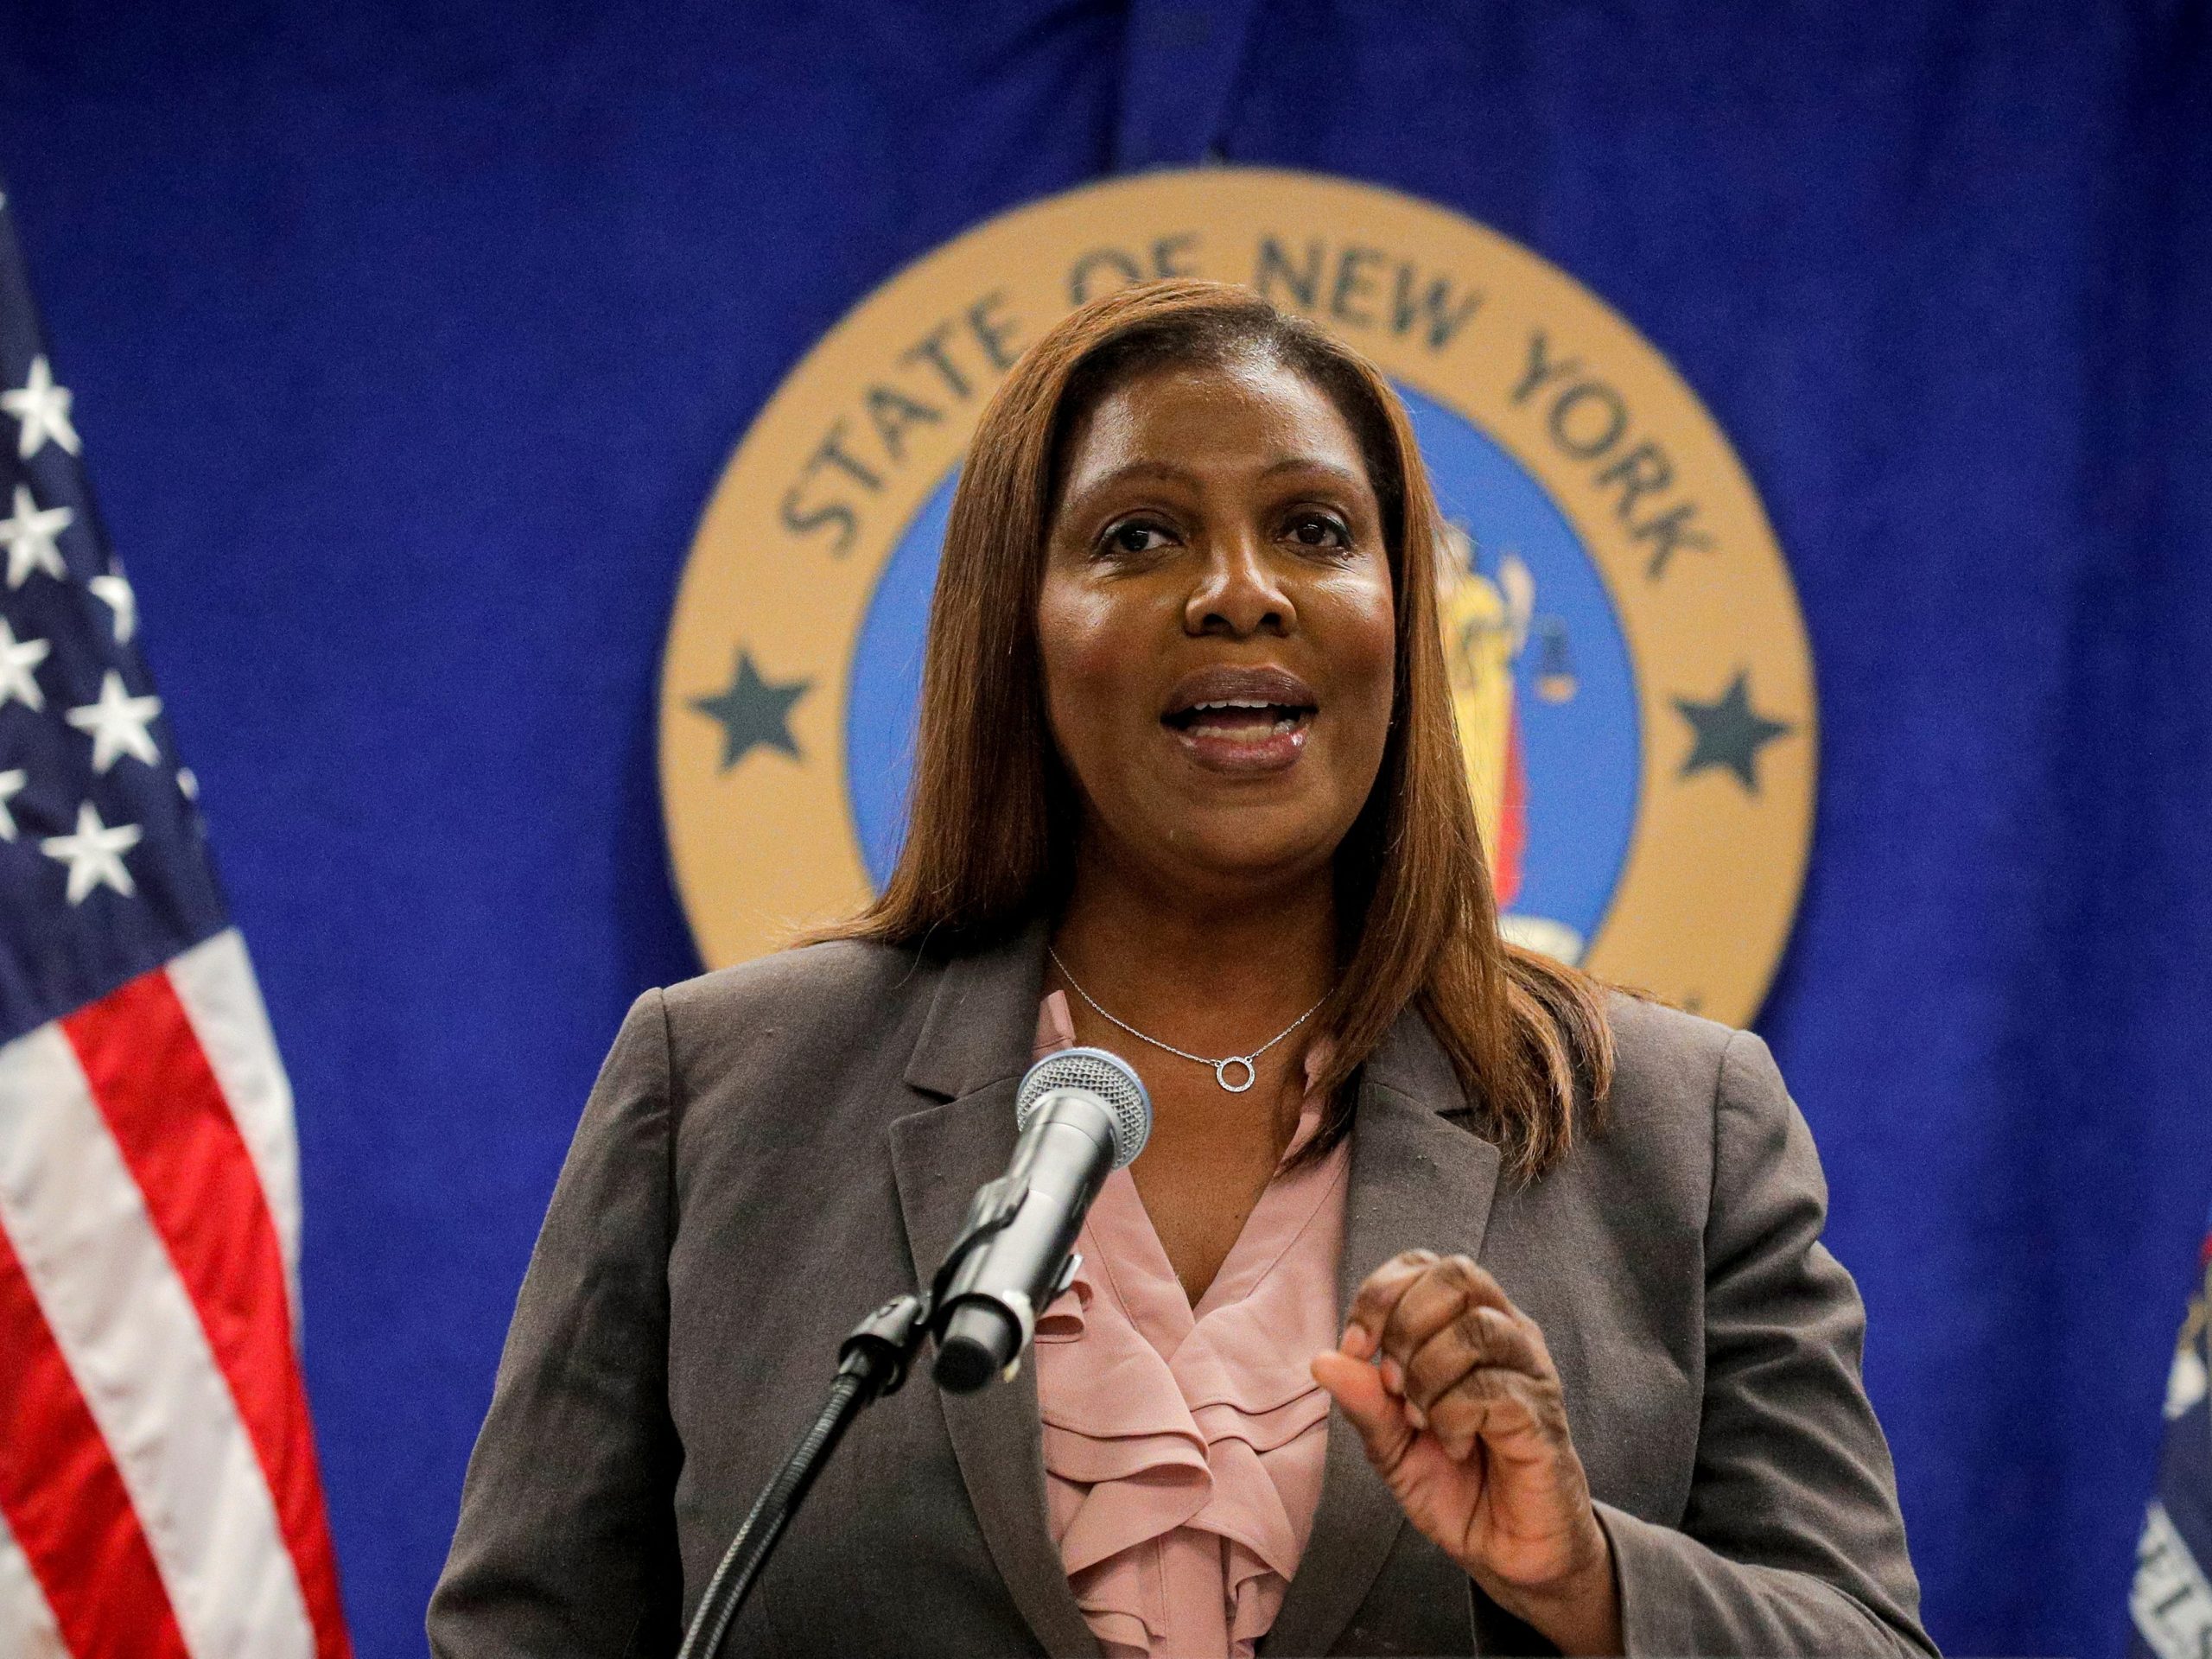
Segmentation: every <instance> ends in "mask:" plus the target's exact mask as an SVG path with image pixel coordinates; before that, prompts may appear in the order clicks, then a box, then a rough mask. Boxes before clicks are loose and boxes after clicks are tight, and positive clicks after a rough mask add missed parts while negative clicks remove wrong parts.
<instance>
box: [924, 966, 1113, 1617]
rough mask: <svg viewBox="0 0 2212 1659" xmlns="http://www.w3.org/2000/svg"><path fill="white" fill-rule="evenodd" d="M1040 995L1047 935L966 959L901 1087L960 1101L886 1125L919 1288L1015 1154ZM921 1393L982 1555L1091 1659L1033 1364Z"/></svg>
mask: <svg viewBox="0 0 2212 1659" xmlns="http://www.w3.org/2000/svg"><path fill="white" fill-rule="evenodd" d="M1043 983H1044V930H1043V928H1042V926H1041V925H1039V926H1033V927H1032V928H1030V929H1029V930H1028V931H1027V932H1025V933H1024V934H1022V935H1021V936H1020V938H1017V939H1015V940H1013V941H1011V942H1009V943H1008V944H1007V945H1006V946H1004V947H1002V948H1001V949H999V950H993V951H989V952H986V953H983V954H982V955H978V956H974V957H960V958H957V959H956V960H954V961H952V962H951V963H948V964H947V965H946V967H945V969H944V973H943V975H942V976H941V977H940V979H939V981H938V988H937V992H936V997H935V1000H934V1001H933V1002H932V1003H931V1009H930V1014H929V1017H928V1019H927V1020H926V1021H925V1023H924V1025H923V1028H922V1035H921V1038H920V1039H919V1041H918V1042H917V1044H916V1045H915V1048H914V1054H913V1058H912V1060H911V1061H910V1062H909V1064H908V1065H907V1069H906V1081H907V1083H908V1084H911V1085H912V1086H913V1087H914V1088H916V1089H918V1090H925V1091H926V1092H927V1093H930V1094H933V1095H939V1096H951V1098H950V1100H948V1101H946V1102H945V1103H944V1104H942V1105H937V1106H931V1107H928V1108H926V1109H923V1110H921V1111H917V1112H913V1113H910V1114H908V1115H907V1116H904V1117H901V1118H899V1119H898V1120H896V1121H895V1122H893V1124H892V1126H891V1160H892V1169H893V1175H894V1177H895V1179H896V1180H897V1182H898V1187H899V1212H900V1215H901V1217H902V1218H903V1219H904V1221H905V1223H906V1242H907V1246H908V1248H909V1249H911V1250H912V1253H913V1259H914V1271H915V1273H916V1274H917V1275H918V1277H919V1278H920V1279H921V1280H923V1281H927V1279H928V1276H929V1275H930V1274H931V1273H933V1272H935V1271H936V1269H937V1264H938V1262H940V1261H941V1260H943V1259H944V1253H945V1251H946V1250H947V1249H950V1247H951V1244H952V1240H953V1235H954V1234H955V1232H957V1230H958V1229H959V1225H960V1222H961V1218H962V1217H963V1216H964V1215H965V1214H966V1213H967V1210H968V1202H969V1199H970V1198H973V1197H974V1196H975V1192H976V1188H977V1187H978V1186H980V1185H982V1183H983V1182H985V1181H987V1180H989V1179H991V1178H992V1177H993V1176H995V1175H998V1174H1000V1173H1003V1172H1004V1170H1005V1168H1006V1164H1007V1158H1008V1157H1009V1156H1011V1155H1012V1154H1013V1151H1014V1091H1015V1090H1016V1089H1017V1087H1018V1086H1019V1084H1020V1077H1021V1074H1022V1072H1023V1071H1026V1070H1027V1067H1028V1065H1029V1059H1030V1053H1031V1050H1032V1048H1033V1046H1034V1040H1035V1036H1036V1030H1037V1001H1038V997H1039V992H1040V991H1041V989H1042V987H1043ZM912 1386H913V1387H917V1388H926V1389H930V1390H931V1393H933V1394H936V1395H937V1396H938V1402H939V1403H940V1404H941V1405H942V1406H943V1408H944V1421H945V1428H946V1430H947V1432H948V1433H950V1436H951V1440H952V1449H953V1454H954V1456H955V1457H956V1458H957V1459H958V1461H959V1465H960V1476H961V1479H962V1481H963V1483H964V1484H965V1485H966V1486H967V1488H968V1497H969V1503H971V1504H972V1505H973V1506H974V1509H975V1511H976V1521H977V1522H978V1524H979V1525H980V1526H981V1528H982V1534H983V1542H984V1545H985V1547H986V1548H988V1550H989V1551H990V1554H991V1560H992V1562H993V1564H994V1565H995V1566H996V1567H997V1568H998V1571H999V1576H1000V1577H1001V1579H1002V1580H1005V1583H1006V1587H1007V1592H1008V1593H1010V1594H1011V1595H1012V1596H1013V1598H1014V1605H1016V1606H1017V1607H1019V1608H1020V1611H1021V1615H1022V1617H1023V1618H1026V1619H1027V1620H1028V1622H1029V1625H1030V1628H1031V1629H1032V1630H1034V1631H1035V1632H1036V1635H1037V1638H1038V1640H1039V1642H1040V1643H1043V1644H1044V1647H1045V1649H1046V1652H1047V1653H1050V1654H1052V1655H1055V1656H1060V1655H1066V1656H1093V1655H1096V1652H1097V1651H1098V1647H1097V1643H1096V1640H1095V1639H1094V1638H1093V1637H1092V1636H1091V1634H1090V1625H1089V1624H1086V1623H1084V1617H1083V1611H1082V1609H1081V1608H1079V1607H1078V1606H1077V1605H1076V1599H1075V1595H1074V1592H1072V1591H1071V1590H1070V1589H1069V1588H1068V1581H1067V1573H1066V1571H1065V1568H1063V1567H1062V1566H1061V1565H1060V1553H1059V1550H1058V1548H1056V1547H1055V1546H1054V1544H1053V1542H1052V1533H1051V1531H1050V1530H1049V1529H1048V1527H1047V1524H1046V1497H1045V1462H1044V1452H1043V1445H1042V1439H1041V1432H1040V1430H1039V1424H1038V1415H1037V1379H1036V1374H1035V1371H1034V1370H1033V1368H1032V1367H1031V1366H1030V1365H1028V1364H1027V1363H1024V1364H1023V1366H1022V1368H1021V1370H1020V1374H1019V1375H1018V1376H1016V1377H1015V1378H1014V1381H1013V1382H1011V1383H994V1384H992V1385H991V1386H990V1387H989V1388H988V1389H984V1390H983V1391H982V1393H980V1394H974V1395H966V1396H960V1395H949V1394H944V1393H942V1392H941V1391H939V1390H938V1389H937V1388H936V1387H935V1385H934V1384H932V1383H931V1382H930V1381H929V1380H928V1378H927V1377H918V1378H917V1379H915V1381H914V1383H912Z"/></svg>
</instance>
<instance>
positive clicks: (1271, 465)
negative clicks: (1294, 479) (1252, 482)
mask: <svg viewBox="0 0 2212 1659" xmlns="http://www.w3.org/2000/svg"><path fill="white" fill-rule="evenodd" d="M1283 473H1319V474H1321V475H1322V476H1323V477H1325V478H1332V479H1334V480H1337V481H1338V483H1340V484H1349V485H1357V484H1363V483H1365V482H1366V480H1365V479H1363V478H1362V477H1361V476H1360V475H1359V474H1357V473H1355V472H1354V471H1352V470H1351V467H1339V466H1338V465H1337V463H1336V462H1335V461H1323V460H1322V459H1320V457H1319V456H1318V455H1285V456H1283V457H1282V459H1281V460H1280V461H1269V462H1268V464H1267V465H1266V466H1265V467H1262V468H1261V469H1260V476H1261V477H1262V478H1274V477H1276V476H1277V475H1279V474H1283Z"/></svg>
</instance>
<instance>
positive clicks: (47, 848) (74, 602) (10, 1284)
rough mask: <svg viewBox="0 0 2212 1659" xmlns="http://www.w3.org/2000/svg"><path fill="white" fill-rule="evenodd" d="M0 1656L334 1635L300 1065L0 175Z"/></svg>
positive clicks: (138, 1651)
mask: <svg viewBox="0 0 2212 1659" xmlns="http://www.w3.org/2000/svg"><path fill="white" fill-rule="evenodd" d="M0 410H4V414H0V512H4V514H5V517H4V518H0V553H4V556H5V559H6V569H5V572H4V575H3V576H0V583H4V585H0V1655H4V1656H7V1659H17V1656H22V1659H47V1656H61V1655H73V1656H75V1659H96V1656H100V1659H105V1656H110V1655H114V1656H124V1655H128V1656H131V1659H142V1656H148V1659H172V1656H173V1659H219V1656H225V1659H227V1656H245V1655H252V1656H256V1659H264V1656H269V1659H290V1656H302V1659H304V1656H320V1659H341V1656H344V1655H346V1653H347V1651H348V1643H347V1639H346V1626H345V1621H344V1617H343V1615H342V1613H341V1611H340V1606H339V1599H338V1573H337V1566H336V1562H335V1560H334V1556H333V1554H332V1551H331V1544H330V1532H329V1527H328V1523H327V1521H326V1519H325V1516H324V1511H323V1502H322V1489H321V1478H320V1477H319V1476H318V1474H317V1473H316V1470H315V1442H314V1437H313V1433H312V1430H311V1427H310V1425H309V1422H308V1405H307V1395H306V1391H305V1389H304V1388H303V1387H302V1380H301V1372H300V1363H299V1346H298V1331H299V1275H298V1268H299V1242H300V1197H299V1173H298V1156H297V1152H296V1144H295V1141H294V1137H293V1129H292V1097H291V1090H290V1086H289V1084H288V1083H287V1082H286V1080H285V1077H284V1070H283V1065H282V1063H281V1062H280V1061H279V1060H278V1058H277V1050H276V1046H275V1044H274V1042H273V1041H272V1039H271V1038H270V1031H269V1024H268V1020H267V1017H266V1015H265V1014H264V1011H263V1008H262V1002H261V994H260V991H259V990H258V988H257V987H256V985H255V982H254V976H253V969H252V967H251V964H250V963H248V961H247V959H246V952H245V944H244V943H243V942H242V941H241V940H240V938H238V932H237V931H236V930H235V929H233V928H232V926H231V924H230V918H229V917H228V915H227V914H226V912H225V909H224V906H223V899H222V895H221V893H219V890H218V889H217V887H216V884H215V879H214V874H213V870H212V868H210V866H209V863H208V859H207V847H206V845H205V841H204V837H203V834H202V830H201V826H200V814H199V811H198V809H197V807H196V806H195V804H194V796H195V794H196V792H197V790H196V786H195V785H194V781H193V777H192V774H191V772H188V771H187V770H186V769H185V768H184V767H182V766H180V765H179V764H178V761H177V755H176V749H175V744H174V742H173V741H172V740H171V736H170V733H169V728H168V722H167V721H164V720H163V719H162V701H161V698H160V697H159V696H156V693H155V690H154V687H153V683H152V682H151V680H150V679H149V677H148V675H147V672H146V666H145V664H143V662H141V661H140V660H139V656H138V652H137V646H136V645H135V644H134V641H135V639H136V638H137V633H138V626H139V623H138V613H137V602H136V601H135V600H134V598H133V597H132V594H131V591H130V583H129V582H127V581H125V580H124V575H123V571H122V569H121V567H120V566H118V564H117V563H116V562H115V560H114V558H113V556H111V553H110V551H109V549H108V545H107V541H106V537H105V535H104V534H103V533H102V531H101V528H100V524H99V516H98V514H97V513H96V512H95V511H94V509H93V505H92V494H91V492H90V490H89V489H88V488H87V486H86V480H85V474H84V469H83V467H82V466H81V464H80V460H79V451H80V449H81V448H82V445H81V442H80V440H79V436H78V433H77V429H76V426H75V424H74V423H73V420H72V417H71V413H70V395H69V392H68V391H67V389H66V388H65V387H64V386H62V385H59V384H58V383H57V382H56V381H55V378H54V367H53V365H52V363H51V362H50V361H49V359H48V356H47V353H46V347H45V344H44V341H43V340H41V334H40V330H39V327H38V321H37V318H36V316H35V315H34V313H33V311H32V308H31V302H30V290H29V285H28V283H26V281H25V277H24V271H23V263H22V251H21V249H20V248H19V246H18V245H17V243H16V236H15V230H14V226H13V225H12V223H11V222H10V219H9V216H8V211H7V205H6V197H5V195H4V194H0Z"/></svg>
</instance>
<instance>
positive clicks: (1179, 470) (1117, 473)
mask: <svg viewBox="0 0 2212 1659" xmlns="http://www.w3.org/2000/svg"><path fill="white" fill-rule="evenodd" d="M1147 478H1149V479H1161V480H1166V482H1168V483H1171V484H1187V485H1192V486H1195V485H1196V484H1197V483H1198V477H1197V475H1196V474H1193V473H1192V472H1191V471H1190V470H1189V469H1188V468H1186V467H1178V466H1177V465H1176V464H1175V463H1174V462H1173V461H1151V460H1144V459H1140V460H1136V461H1123V462H1122V464H1121V465H1120V466H1118V467H1115V468H1114V469H1113V470H1112V471H1111V472H1108V473H1101V474H1099V475H1098V476H1097V477H1096V478H1087V479H1079V480H1077V484H1076V493H1078V494H1081V495H1089V494H1091V493H1093V492H1095V491H1098V490H1103V489H1104V488H1106V487H1107V486H1109V485H1111V484H1119V483H1122V482H1124V481H1125V480H1135V479H1147Z"/></svg>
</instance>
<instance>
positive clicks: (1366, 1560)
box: [1264, 1009, 1499, 1654]
mask: <svg viewBox="0 0 2212 1659" xmlns="http://www.w3.org/2000/svg"><path fill="white" fill-rule="evenodd" d="M1466 1111H1467V1102H1466V1097H1465V1094H1464V1093H1463V1092H1462V1091H1461V1090H1460V1088H1459V1080H1458V1078H1457V1077H1456V1076H1455V1074H1454V1073H1453V1072H1452V1067H1451V1064H1450V1062H1449V1061H1448V1060H1447V1059H1446V1058H1445V1055H1444V1052H1443V1051H1442V1050H1441V1049H1440V1047H1438V1046H1437V1043H1436V1039H1434V1038H1433V1036H1431V1035H1430V1034H1429V1030H1428V1027H1427V1023H1426V1022H1425V1021H1423V1020H1422V1019H1421V1016H1420V1015H1419V1014H1416V1013H1414V1011H1413V1010H1411V1009H1408V1010H1407V1011H1406V1012H1405V1013H1404V1014H1401V1015H1400V1016H1399V1018H1398V1022H1397V1024H1396V1025H1395V1027H1392V1029H1391V1032H1390V1035H1389V1037H1388V1038H1387V1039H1385V1040H1384V1042H1383V1046H1382V1047H1381V1048H1380V1049H1379V1050H1377V1051H1376V1055H1375V1057H1374V1058H1372V1059H1371V1060H1370V1061H1369V1062H1368V1064H1367V1065H1366V1067H1365V1068H1364V1070H1363V1072H1362V1076H1361V1081H1360V1085H1359V1105H1358V1112H1357V1116H1356V1117H1355V1119H1354V1121H1353V1128H1352V1147H1351V1189H1350V1192H1348V1194H1347V1195H1346V1200H1345V1209H1344V1256H1343V1259H1342V1261H1341V1262H1340V1263H1339V1265H1338V1270H1337V1305H1338V1308H1339V1310H1340V1311H1349V1309H1350V1307H1351V1298H1352V1295H1353V1293H1354V1292H1356V1291H1357V1289H1358V1288H1359V1286H1360V1283H1361V1281H1363V1280H1364V1279H1365V1278H1366V1277H1367V1275H1368V1274H1370V1273H1372V1272H1373V1271H1374V1270H1375V1269H1376V1268H1378V1267H1380V1266H1382V1265H1383V1262H1387V1261H1389V1259H1390V1257H1392V1256H1394V1255H1397V1254H1398V1253H1399V1252H1400V1251H1402V1250H1412V1249H1431V1250H1436V1251H1438V1252H1440V1253H1441V1254H1445V1255H1450V1254H1452V1253H1453V1252H1462V1253H1464V1254H1465V1255H1479V1254H1480V1252H1481V1249H1482V1243H1483V1234H1484V1230H1485V1229H1486V1228H1487V1227H1488V1225H1489V1222H1490V1211H1491V1199H1492V1198H1493V1196H1494V1195H1495V1193H1496V1192H1497V1175H1498V1166H1499V1158H1498V1151H1497V1147H1495V1146H1493V1145H1492V1144H1491V1142H1489V1141H1485V1140H1483V1139H1482V1138H1481V1137H1480V1136H1479V1135H1476V1134H1475V1133H1473V1130H1472V1126H1471V1124H1470V1123H1469V1122H1467V1121H1466V1117H1465V1114H1466ZM1405 1524H1406V1521H1405V1515H1404V1512H1403V1511H1402V1510H1400V1509H1399V1508H1398V1503H1397V1500H1396V1499H1395V1498H1394V1497H1391V1496H1390V1490H1389V1487H1387V1486H1385V1485H1384V1484H1383V1478H1382V1477H1381V1476H1380V1475H1377V1474H1376V1472H1375V1471H1374V1468H1373V1467H1372V1466H1371V1465H1370V1464H1369V1463H1368V1461H1367V1456H1366V1453H1365V1452H1363V1451H1362V1450H1361V1449H1360V1443H1359V1435H1358V1433H1357V1431H1355V1430H1354V1429H1353V1428H1352V1427H1351V1424H1350V1423H1348V1422H1346V1421H1344V1416H1343V1414H1342V1413H1340V1412H1338V1413H1333V1414H1332V1419H1331V1422H1330V1427H1329V1450H1328V1457H1327V1462H1326V1464H1325V1470H1324V1473H1323V1475H1322V1480H1321V1499H1320V1504H1319V1508H1318V1509H1317V1510H1316V1511H1315V1513H1314V1516H1313V1535H1312V1536H1311V1538H1310V1539H1309V1540H1308V1541H1307V1542H1306V1553H1305V1554H1304V1555H1303V1556H1302V1557H1301V1558H1300V1560H1299V1565H1298V1573H1297V1575H1296V1576H1295V1577H1294V1579H1292V1580H1291V1583H1290V1588H1289V1590H1288V1591H1287V1592H1286V1593H1285V1595H1284V1598H1283V1604H1282V1609H1281V1612H1279V1613H1278V1614H1277V1615H1276V1618H1275V1622H1274V1628H1273V1629H1272V1630H1269V1631H1268V1637H1267V1640H1266V1643H1265V1644H1264V1647H1265V1650H1266V1651H1267V1652H1269V1653H1275V1654H1319V1653H1326V1652H1328V1651H1329V1649H1330V1648H1331V1647H1332V1645H1333V1644H1334V1643H1335V1642H1336V1640H1337V1638H1338V1637H1339V1636H1340V1635H1342V1634H1343V1632H1344V1627H1345V1626H1346V1625H1347V1624H1350V1623H1351V1618H1352V1616H1353V1614H1354V1613H1356V1612H1357V1611H1358V1609H1359V1605H1360V1603H1361V1602H1362V1601H1363V1600H1364V1599H1366V1596H1367V1592H1368V1591H1369V1589H1370V1587H1371V1586H1373V1584H1374V1582H1375V1580H1376V1575H1377V1574H1378V1573H1380V1572H1381V1571H1382V1568H1383V1560H1384V1558H1385V1557H1386V1556H1388V1555H1389V1553H1390V1549H1391V1547H1392V1545H1393V1544H1394V1543H1395V1541H1396V1540H1397V1536H1398V1533H1399V1531H1400V1529H1402V1527H1403V1526H1404V1525H1405Z"/></svg>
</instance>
